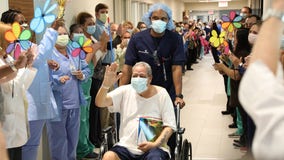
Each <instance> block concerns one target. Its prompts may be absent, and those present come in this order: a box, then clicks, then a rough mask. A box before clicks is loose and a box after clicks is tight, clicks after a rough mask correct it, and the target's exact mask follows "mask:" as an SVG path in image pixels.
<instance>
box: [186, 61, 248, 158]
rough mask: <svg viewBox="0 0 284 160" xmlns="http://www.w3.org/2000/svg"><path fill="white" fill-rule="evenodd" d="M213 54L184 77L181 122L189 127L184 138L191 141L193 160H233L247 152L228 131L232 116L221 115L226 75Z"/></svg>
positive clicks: (223, 106)
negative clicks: (242, 150)
mask: <svg viewBox="0 0 284 160" xmlns="http://www.w3.org/2000/svg"><path fill="white" fill-rule="evenodd" d="M213 63H214V61H213V58H212V56H211V55H206V56H205V57H204V58H203V59H202V60H201V61H200V62H199V63H198V64H194V65H193V69H194V70H193V71H186V73H185V75H184V76H183V94H184V99H185V102H186V107H185V108H184V109H182V112H181V125H182V127H185V128H186V131H185V134H184V137H185V138H187V139H189V141H190V142H191V143H192V154H193V159H194V160H233V159H240V158H241V157H242V156H243V155H244V154H245V153H244V152H241V151H240V150H239V149H236V148H234V146H233V145H232V143H233V139H232V138H229V137H228V134H230V133H232V132H234V131H235V129H229V128H228V125H229V124H230V123H232V118H231V116H228V115H222V114H221V111H222V110H224V109H225V104H226V94H225V91H224V84H223V77H222V76H221V75H220V74H219V73H218V72H217V71H215V70H214V68H213V66H212V64H213Z"/></svg>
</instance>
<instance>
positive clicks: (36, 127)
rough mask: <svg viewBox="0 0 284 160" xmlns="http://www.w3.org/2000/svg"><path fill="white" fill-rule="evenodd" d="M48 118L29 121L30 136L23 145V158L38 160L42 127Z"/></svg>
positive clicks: (24, 159) (23, 159)
mask: <svg viewBox="0 0 284 160" xmlns="http://www.w3.org/2000/svg"><path fill="white" fill-rule="evenodd" d="M45 123H46V120H36V121H29V127H30V138H29V139H28V141H27V143H26V144H25V145H24V146H23V147H22V160H36V159H37V151H38V146H39V144H40V137H41V134H42V129H43V126H44V124H45Z"/></svg>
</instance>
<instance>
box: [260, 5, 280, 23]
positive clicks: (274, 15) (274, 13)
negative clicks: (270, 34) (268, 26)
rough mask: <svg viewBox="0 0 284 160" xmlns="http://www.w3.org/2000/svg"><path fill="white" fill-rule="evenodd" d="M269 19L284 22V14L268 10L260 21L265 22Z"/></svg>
mask: <svg viewBox="0 0 284 160" xmlns="http://www.w3.org/2000/svg"><path fill="white" fill-rule="evenodd" d="M270 17H275V18H278V19H279V20H281V21H282V22H284V12H283V11H279V10H276V9H272V8H269V9H268V10H267V11H266V13H265V14H264V15H263V17H262V19H263V21H265V20H267V19H268V18H270Z"/></svg>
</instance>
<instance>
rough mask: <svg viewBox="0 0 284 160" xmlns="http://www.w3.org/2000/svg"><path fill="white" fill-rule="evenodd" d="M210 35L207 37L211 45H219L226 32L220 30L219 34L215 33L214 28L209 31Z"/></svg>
mask: <svg viewBox="0 0 284 160" xmlns="http://www.w3.org/2000/svg"><path fill="white" fill-rule="evenodd" d="M211 34H212V36H211V37H210V39H209V42H211V45H212V46H213V47H216V48H217V47H219V46H220V45H221V44H223V43H224V37H225V35H226V32H224V31H222V32H221V33H220V35H218V34H217V32H216V31H215V30H212V32H211Z"/></svg>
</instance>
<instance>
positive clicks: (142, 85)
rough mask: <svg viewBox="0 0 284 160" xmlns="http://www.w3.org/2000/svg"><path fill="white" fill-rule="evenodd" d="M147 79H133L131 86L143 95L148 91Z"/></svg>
mask: <svg viewBox="0 0 284 160" xmlns="http://www.w3.org/2000/svg"><path fill="white" fill-rule="evenodd" d="M147 80H148V79H147V78H141V77H132V78H131V86H132V87H133V88H134V89H135V91H136V92H137V93H139V94H140V93H142V92H144V91H146V90H147V88H148V86H147Z"/></svg>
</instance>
